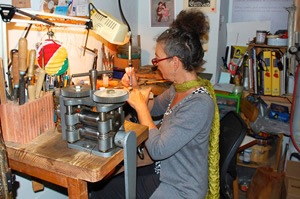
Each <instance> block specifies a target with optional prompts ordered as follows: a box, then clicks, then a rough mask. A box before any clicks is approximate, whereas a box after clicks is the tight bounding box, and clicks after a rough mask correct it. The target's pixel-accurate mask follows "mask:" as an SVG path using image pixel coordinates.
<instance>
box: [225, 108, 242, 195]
mask: <svg viewBox="0 0 300 199" xmlns="http://www.w3.org/2000/svg"><path fill="white" fill-rule="evenodd" d="M246 134H247V125H246V124H245V122H244V120H243V119H242V118H241V116H240V115H239V114H238V113H236V112H235V111H229V112H228V113H226V114H225V116H224V117H223V118H222V119H221V121H220V137H219V138H220V140H219V151H220V162H219V163H220V194H221V198H226V199H229V198H230V199H231V198H233V191H232V190H233V188H232V187H233V186H232V185H233V181H234V179H235V178H236V175H237V174H236V153H237V150H238V148H239V146H240V144H241V143H242V141H243V139H244V137H245V136H246Z"/></svg>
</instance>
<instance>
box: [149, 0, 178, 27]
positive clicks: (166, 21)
mask: <svg viewBox="0 0 300 199" xmlns="http://www.w3.org/2000/svg"><path fill="white" fill-rule="evenodd" d="M150 3H151V5H150V8H151V10H150V15H151V17H150V20H151V27H169V25H170V23H172V22H173V20H174V16H175V11H174V0H150Z"/></svg>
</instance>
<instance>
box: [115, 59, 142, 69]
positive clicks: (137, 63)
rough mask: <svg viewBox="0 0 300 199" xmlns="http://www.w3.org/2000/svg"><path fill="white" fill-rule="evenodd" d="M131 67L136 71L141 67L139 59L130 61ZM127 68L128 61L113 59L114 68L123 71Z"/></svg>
mask: <svg viewBox="0 0 300 199" xmlns="http://www.w3.org/2000/svg"><path fill="white" fill-rule="evenodd" d="M131 64H132V67H133V68H134V69H135V70H137V69H138V68H140V66H141V59H132V60H131ZM126 67H128V59H122V58H119V57H115V58H114V68H117V69H124V68H126Z"/></svg>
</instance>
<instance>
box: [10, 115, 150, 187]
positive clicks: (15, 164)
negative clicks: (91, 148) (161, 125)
mask: <svg viewBox="0 0 300 199" xmlns="http://www.w3.org/2000/svg"><path fill="white" fill-rule="evenodd" d="M124 126H125V130H126V132H128V131H130V130H133V131H135V132H136V135H137V145H140V144H141V143H142V142H143V141H145V140H146V139H147V138H148V127H146V126H143V125H140V124H136V123H132V122H129V121H125V124H124ZM5 144H6V147H7V153H8V158H9V160H10V167H11V168H12V169H15V170H18V171H20V172H22V170H24V173H26V170H27V169H33V168H36V169H37V170H40V169H42V170H48V171H50V172H53V173H58V174H61V175H64V176H71V177H72V178H75V179H80V180H85V181H88V182H96V181H99V180H101V179H102V178H104V177H105V176H106V175H107V174H109V173H110V172H111V171H113V170H114V168H115V167H116V166H117V165H118V164H119V163H120V162H121V161H123V159H124V158H123V156H124V155H123V150H119V151H118V152H116V153H115V154H114V155H112V156H111V157H108V158H105V157H99V156H96V155H93V154H89V153H87V152H83V151H79V150H76V149H71V148H68V146H67V142H66V141H65V140H63V139H62V135H61V133H59V132H57V131H56V130H55V129H52V130H50V131H48V132H45V133H43V134H41V135H40V136H38V137H37V138H35V139H33V140H32V141H31V142H29V143H27V144H17V143H14V142H6V143H5ZM19 164H21V165H23V167H24V165H25V168H20V166H19ZM27 167H28V168H27ZM41 175H42V174H41Z"/></svg>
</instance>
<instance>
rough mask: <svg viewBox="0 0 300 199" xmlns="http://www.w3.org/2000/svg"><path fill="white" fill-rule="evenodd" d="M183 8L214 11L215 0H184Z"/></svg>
mask: <svg viewBox="0 0 300 199" xmlns="http://www.w3.org/2000/svg"><path fill="white" fill-rule="evenodd" d="M183 3H184V5H183V8H199V9H201V11H203V12H216V0H184V2H183Z"/></svg>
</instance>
